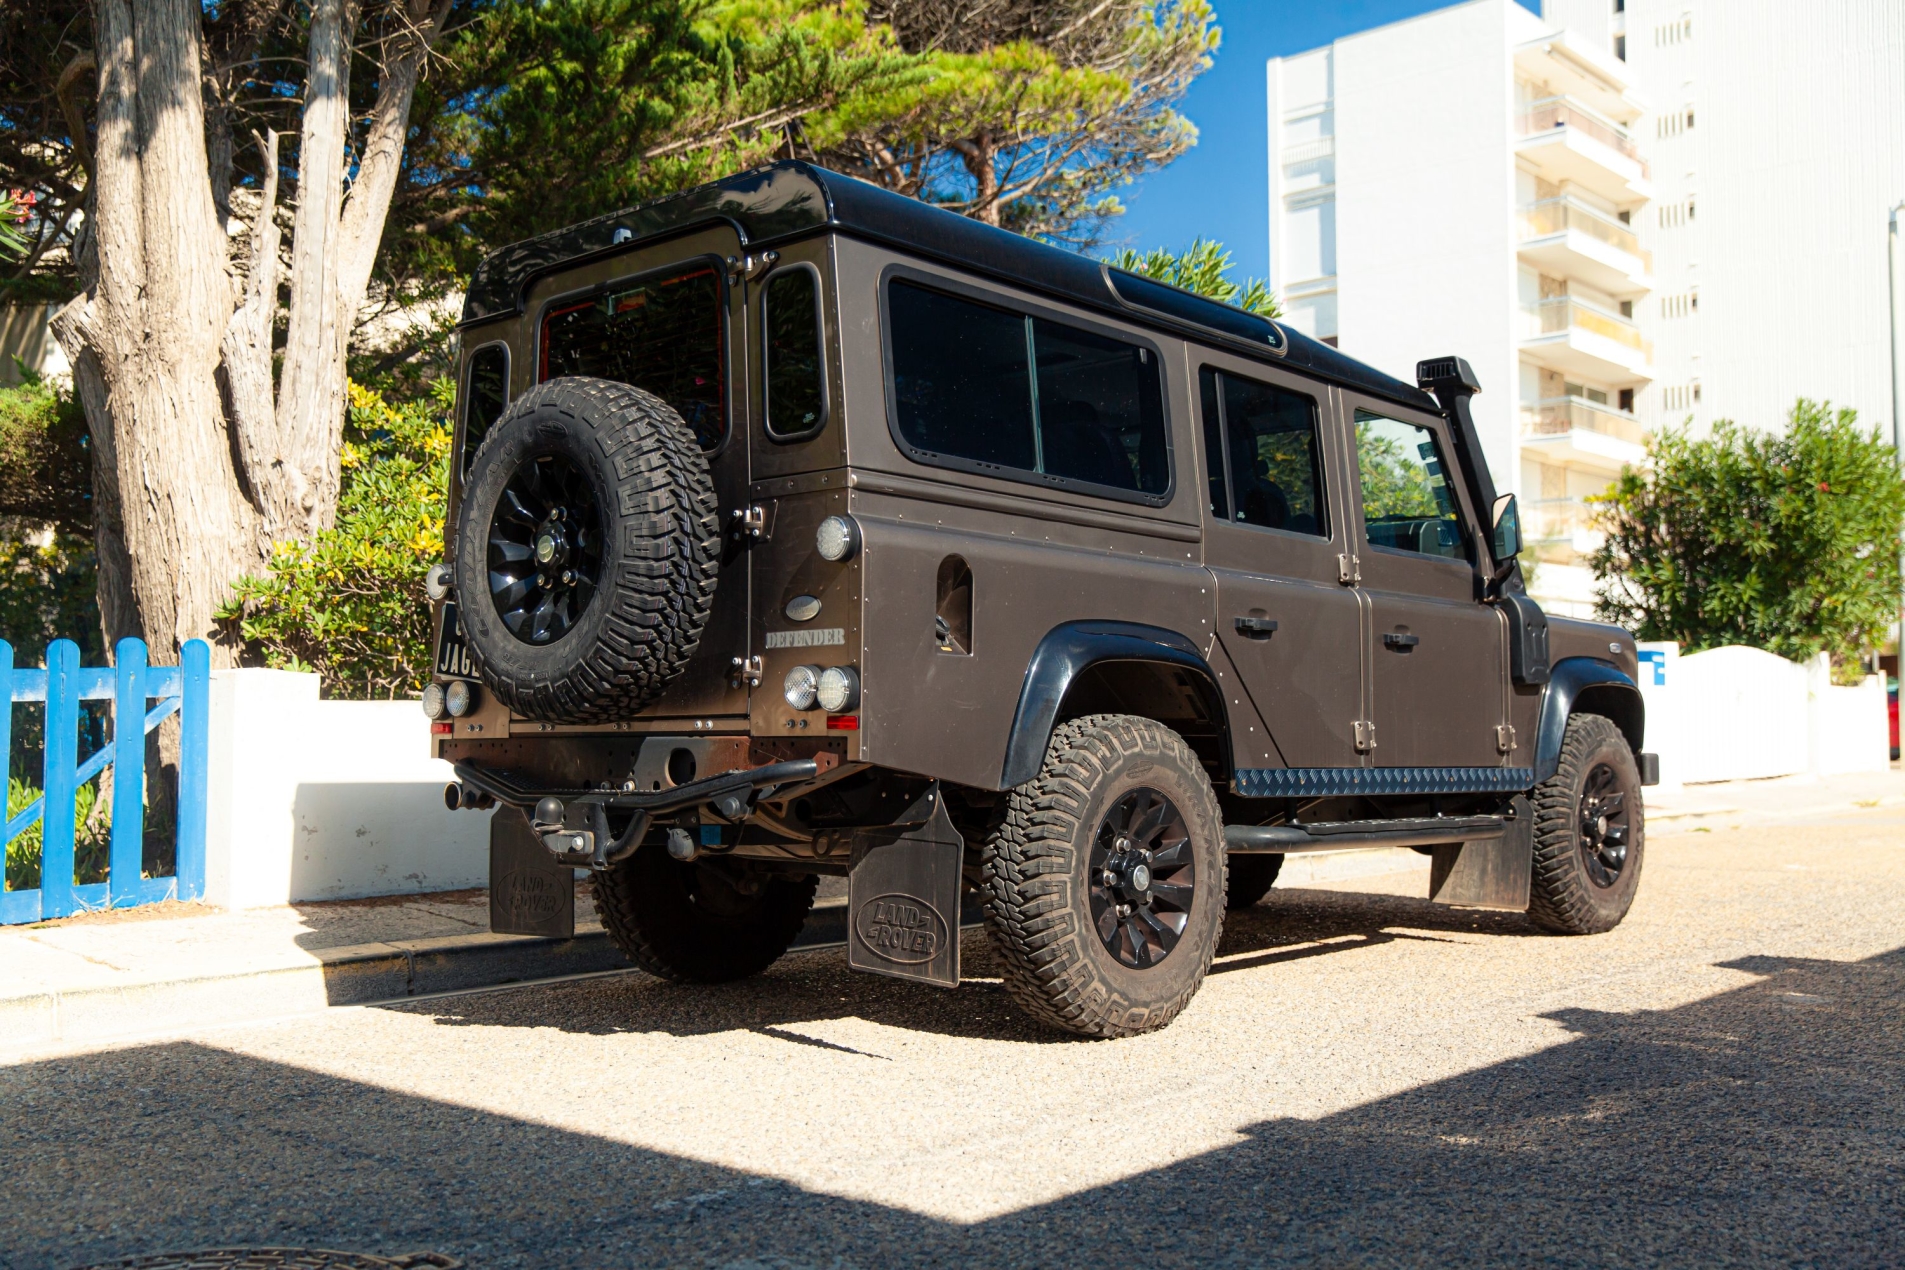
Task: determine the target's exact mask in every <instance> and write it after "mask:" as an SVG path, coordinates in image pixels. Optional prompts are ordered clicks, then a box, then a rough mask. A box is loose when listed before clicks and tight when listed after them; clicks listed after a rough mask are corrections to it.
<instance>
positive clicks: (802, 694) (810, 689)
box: [781, 666, 820, 710]
mask: <svg viewBox="0 0 1905 1270" xmlns="http://www.w3.org/2000/svg"><path fill="white" fill-rule="evenodd" d="M781 695H782V696H784V697H786V698H787V704H788V705H790V706H792V707H794V709H796V710H811V709H813V708H814V702H815V701H817V700H819V699H820V671H819V670H818V669H816V668H815V667H813V666H796V667H794V668H793V669H792V670H790V671H788V672H787V678H786V679H783V680H782V681H781Z"/></svg>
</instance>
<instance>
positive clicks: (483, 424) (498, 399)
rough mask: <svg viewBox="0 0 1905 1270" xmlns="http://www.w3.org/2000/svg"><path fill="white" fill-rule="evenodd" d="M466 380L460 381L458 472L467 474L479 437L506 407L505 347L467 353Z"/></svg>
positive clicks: (493, 347) (507, 353)
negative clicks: (460, 431)
mask: <svg viewBox="0 0 1905 1270" xmlns="http://www.w3.org/2000/svg"><path fill="white" fill-rule="evenodd" d="M468 376H469V377H468V378H467V379H465V380H464V381H463V462H462V467H461V468H460V471H462V472H463V473H464V474H465V475H468V474H469V470H470V461H471V460H472V459H474V458H475V457H476V451H477V450H478V449H479V448H481V446H482V444H483V438H484V437H486V436H488V435H489V430H490V429H491V428H492V427H494V426H495V424H496V421H497V420H498V419H500V418H502V417H503V407H505V406H507V405H508V404H509V348H508V346H507V345H503V344H486V345H484V346H483V347H482V348H479V349H477V350H476V351H475V352H474V353H471V354H470V367H469V372H468Z"/></svg>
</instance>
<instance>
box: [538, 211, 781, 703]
mask: <svg viewBox="0 0 1905 1270" xmlns="http://www.w3.org/2000/svg"><path fill="white" fill-rule="evenodd" d="M743 258H744V255H743V253H742V251H741V243H740V239H739V237H738V236H737V235H736V234H735V233H734V231H733V230H731V229H725V228H723V229H711V230H704V231H702V232H700V233H697V234H693V235H690V236H689V237H687V238H677V239H674V240H671V241H670V242H668V243H666V244H663V245H659V246H656V247H653V248H648V249H641V250H637V251H635V252H632V253H630V254H629V255H627V256H620V257H617V258H616V259H614V260H613V261H608V262H604V263H603V264H602V265H600V266H597V267H596V268H595V269H593V270H592V271H591V273H592V274H593V275H594V277H596V278H599V279H600V280H599V281H595V282H593V283H592V284H591V285H585V286H582V287H576V286H575V285H574V282H573V281H571V282H570V283H569V285H568V287H566V288H565V289H564V290H563V291H562V292H560V293H559V294H553V295H548V296H547V298H544V299H541V301H540V303H539V305H538V308H537V311H536V312H537V317H536V348H535V366H534V379H535V381H536V382H538V383H540V382H542V381H543V380H547V379H554V378H556V377H557V376H562V375H591V376H598V377H600V378H603V379H613V380H618V381H620V382H622V383H626V384H633V385H634V386H635V387H637V388H641V389H644V390H646V391H648V392H651V393H653V394H654V395H655V396H657V397H660V398H661V399H662V400H663V401H665V402H667V403H668V404H669V405H670V406H671V407H673V408H674V410H675V412H676V413H677V414H679V415H680V416H681V417H682V419H683V420H684V421H685V422H686V423H687V424H688V426H689V428H690V429H691V430H692V431H693V432H694V433H695V436H696V438H697V439H698V440H699V441H700V443H701V448H702V452H703V453H704V454H706V455H707V459H708V467H709V471H710V473H711V475H712V476H713V478H714V488H715V494H716V496H717V498H718V500H719V506H720V508H721V518H722V525H723V530H724V536H723V539H722V553H721V572H720V580H719V582H718V583H717V585H716V587H715V594H714V602H713V605H712V608H711V610H710V612H709V615H708V621H707V625H706V626H705V627H704V628H703V630H702V635H701V642H700V644H699V646H698V647H697V648H696V650H695V654H694V656H693V658H692V659H691V660H690V662H689V664H688V666H687V667H686V669H684V670H683V671H682V673H681V675H680V676H679V677H678V678H677V679H676V680H675V682H674V683H673V684H671V685H670V686H669V688H668V689H667V690H666V691H665V692H664V693H663V694H662V697H661V699H660V700H659V701H658V702H656V703H655V704H654V705H653V706H650V707H649V708H648V709H647V710H644V711H643V712H642V714H643V716H644V717H649V718H666V719H682V718H689V717H693V718H696V719H697V720H700V719H708V718H710V716H723V715H725V716H736V715H742V716H744V715H746V714H747V709H748V683H747V680H746V678H745V677H744V676H742V675H741V674H739V673H737V672H738V668H737V667H736V665H735V662H736V661H737V659H745V658H746V656H747V654H748V617H749V604H748V567H747V565H748V561H747V552H746V540H745V538H744V537H743V536H742V535H740V534H739V533H738V532H736V531H737V530H738V526H737V525H735V524H734V523H732V520H731V517H732V514H733V512H734V511H736V510H737V509H740V508H744V507H746V506H747V504H748V445H747V434H748V428H749V424H750V420H751V412H752V409H753V403H752V400H751V394H750V393H749V391H748V378H747V376H748V369H749V366H748V358H747V357H746V356H745V352H744V350H745V349H746V347H747V342H748V326H747V317H748V315H747V308H746V305H745V284H744V282H743V273H744V271H743V270H741V269H738V268H731V267H730V265H729V262H730V261H731V260H735V261H738V260H741V259H743ZM585 276H586V275H585ZM574 277H575V275H565V278H566V279H573V278H574Z"/></svg>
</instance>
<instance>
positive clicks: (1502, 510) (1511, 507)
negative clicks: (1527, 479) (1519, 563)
mask: <svg viewBox="0 0 1905 1270" xmlns="http://www.w3.org/2000/svg"><path fill="white" fill-rule="evenodd" d="M1494 521H1495V537H1494V544H1495V563H1496V565H1497V567H1498V568H1500V569H1501V570H1502V571H1503V572H1506V566H1507V565H1508V564H1510V563H1511V562H1512V561H1513V560H1514V559H1515V557H1516V556H1518V555H1520V554H1521V507H1520V505H1519V504H1517V503H1516V502H1515V496H1514V495H1513V494H1503V495H1502V496H1501V497H1500V498H1498V499H1496V500H1495V510H1494Z"/></svg>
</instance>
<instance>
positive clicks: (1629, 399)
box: [1621, 388, 1634, 415]
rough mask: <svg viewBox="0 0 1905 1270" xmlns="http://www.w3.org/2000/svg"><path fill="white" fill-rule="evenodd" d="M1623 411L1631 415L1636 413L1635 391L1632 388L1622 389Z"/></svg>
mask: <svg viewBox="0 0 1905 1270" xmlns="http://www.w3.org/2000/svg"><path fill="white" fill-rule="evenodd" d="M1621 409H1622V410H1625V411H1626V412H1627V413H1628V414H1630V415H1631V414H1633V413H1634V390H1633V389H1632V388H1623V389H1621Z"/></svg>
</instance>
